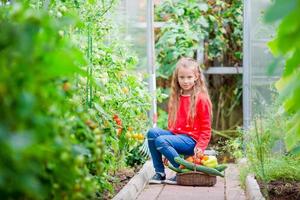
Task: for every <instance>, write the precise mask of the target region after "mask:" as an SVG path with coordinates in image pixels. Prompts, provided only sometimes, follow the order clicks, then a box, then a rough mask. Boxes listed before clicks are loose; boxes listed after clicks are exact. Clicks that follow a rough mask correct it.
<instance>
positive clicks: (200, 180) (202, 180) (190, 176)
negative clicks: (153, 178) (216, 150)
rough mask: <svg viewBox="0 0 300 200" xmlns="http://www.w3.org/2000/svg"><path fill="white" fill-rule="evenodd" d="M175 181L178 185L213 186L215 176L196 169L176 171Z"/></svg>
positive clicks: (215, 181) (215, 179)
mask: <svg viewBox="0 0 300 200" xmlns="http://www.w3.org/2000/svg"><path fill="white" fill-rule="evenodd" d="M176 181H177V184H178V185H187V186H214V185H215V184H216V183H217V177H216V176H210V175H207V174H204V173H201V172H197V171H191V172H186V173H178V174H177V178H176Z"/></svg>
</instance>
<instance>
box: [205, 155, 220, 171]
mask: <svg viewBox="0 0 300 200" xmlns="http://www.w3.org/2000/svg"><path fill="white" fill-rule="evenodd" d="M202 164H203V165H204V166H206V167H211V168H214V167H216V166H217V165H218V160H217V158H216V157H215V156H208V159H207V160H205V161H202Z"/></svg>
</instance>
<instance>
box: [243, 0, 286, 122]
mask: <svg viewBox="0 0 300 200" xmlns="http://www.w3.org/2000/svg"><path fill="white" fill-rule="evenodd" d="M250 2H251V3H250V8H247V9H248V11H249V10H250V11H251V12H250V17H251V18H250V20H251V23H250V27H249V30H250V44H249V47H250V58H249V59H250V73H251V74H250V83H251V87H250V88H251V90H250V98H251V99H250V102H251V117H252V119H253V118H255V117H256V116H257V115H263V113H264V111H265V109H266V108H267V107H268V105H271V104H272V102H273V100H274V98H273V97H274V95H275V91H274V83H275V81H277V80H278V79H279V77H280V74H281V71H280V70H279V68H277V69H276V71H275V72H274V73H273V74H272V75H269V74H268V67H269V65H270V64H271V62H272V60H273V56H272V54H271V53H270V51H269V49H268V46H267V43H268V42H269V41H270V40H271V39H272V37H273V36H274V33H275V30H276V26H275V25H274V24H273V25H270V24H266V23H265V22H264V20H263V17H264V16H263V15H264V13H265V11H266V9H267V8H268V7H269V6H270V5H271V0H251V1H250Z"/></svg>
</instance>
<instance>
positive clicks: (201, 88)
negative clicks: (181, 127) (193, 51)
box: [168, 57, 212, 126]
mask: <svg viewBox="0 0 300 200" xmlns="http://www.w3.org/2000/svg"><path fill="white" fill-rule="evenodd" d="M181 67H184V68H190V69H192V70H193V71H194V73H195V76H196V78H197V80H196V81H195V85H194V87H193V91H192V94H191V96H190V109H189V113H188V122H189V123H193V121H194V118H195V115H196V112H195V110H196V103H197V100H198V99H197V97H198V94H200V93H202V94H204V96H206V97H207V99H208V102H209V104H210V107H211V100H210V97H209V94H208V90H207V86H206V83H205V78H204V75H203V73H202V72H201V69H200V66H199V63H198V62H197V61H196V60H194V59H192V58H188V57H182V58H180V59H179V60H178V62H177V64H176V68H175V70H174V72H173V76H172V83H171V92H170V99H169V105H168V108H169V119H170V125H171V126H174V125H175V123H176V116H177V111H178V104H179V98H180V95H181V93H182V89H181V87H180V85H179V81H178V71H179V68H181ZM210 114H211V115H212V110H210Z"/></svg>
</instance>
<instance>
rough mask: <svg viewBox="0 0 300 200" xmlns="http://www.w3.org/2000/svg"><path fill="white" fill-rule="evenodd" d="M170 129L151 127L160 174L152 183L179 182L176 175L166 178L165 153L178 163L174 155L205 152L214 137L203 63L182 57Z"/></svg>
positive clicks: (152, 149)
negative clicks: (201, 68)
mask: <svg viewBox="0 0 300 200" xmlns="http://www.w3.org/2000/svg"><path fill="white" fill-rule="evenodd" d="M168 108H169V118H168V130H163V129H159V128H151V129H150V130H149V131H148V133H147V138H148V144H149V149H150V153H151V157H152V162H153V166H154V168H155V172H156V174H155V175H154V176H153V177H152V179H151V180H150V181H149V183H158V184H159V183H163V182H166V183H171V184H176V177H173V178H171V179H169V180H166V175H165V169H164V164H163V160H162V155H163V156H164V157H165V158H166V159H167V160H169V161H170V162H171V164H172V165H173V166H174V167H179V164H177V163H176V162H175V161H174V158H175V157H177V156H179V154H183V155H194V154H198V153H200V154H201V153H202V152H204V150H205V148H206V147H207V145H208V143H209V140H210V137H211V115H212V104H211V101H210V97H209V94H208V91H207V87H206V85H205V80H204V76H203V74H202V73H201V70H200V67H199V64H198V63H197V62H196V61H195V60H194V59H192V58H181V59H180V60H179V61H178V62H177V64H176V68H175V71H174V73H173V77H172V85H171V93H170V100H169V105H168Z"/></svg>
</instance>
